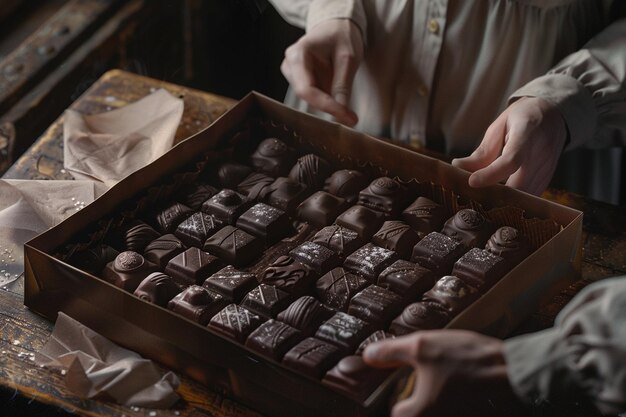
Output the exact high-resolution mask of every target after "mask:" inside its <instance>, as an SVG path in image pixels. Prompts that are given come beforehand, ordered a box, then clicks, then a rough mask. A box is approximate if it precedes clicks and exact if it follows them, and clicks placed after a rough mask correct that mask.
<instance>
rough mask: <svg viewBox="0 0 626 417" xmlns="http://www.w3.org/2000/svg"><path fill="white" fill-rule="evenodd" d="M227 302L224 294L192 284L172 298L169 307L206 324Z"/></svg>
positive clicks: (190, 318)
mask: <svg viewBox="0 0 626 417" xmlns="http://www.w3.org/2000/svg"><path fill="white" fill-rule="evenodd" d="M227 303H228V302H227V301H226V299H225V298H224V297H222V295H220V294H218V293H216V292H214V291H211V290H208V289H206V288H203V287H201V286H199V285H191V286H189V287H187V288H185V290H184V291H183V292H181V293H180V294H178V295H177V296H176V297H174V298H173V299H172V300H170V302H169V303H167V308H168V309H169V310H172V311H173V312H175V313H177V314H180V315H181V316H183V317H186V318H188V319H189V320H192V321H195V322H196V323H200V324H201V325H203V326H206V325H207V323H208V322H209V320H211V318H212V317H213V316H214V315H216V314H217V313H218V312H219V311H220V310H222V309H223V308H224V307H226V304H227Z"/></svg>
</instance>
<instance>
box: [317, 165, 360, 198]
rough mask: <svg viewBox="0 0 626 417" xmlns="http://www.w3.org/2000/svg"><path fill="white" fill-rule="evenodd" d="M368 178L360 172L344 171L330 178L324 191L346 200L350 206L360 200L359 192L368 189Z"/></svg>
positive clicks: (337, 172) (336, 172)
mask: <svg viewBox="0 0 626 417" xmlns="http://www.w3.org/2000/svg"><path fill="white" fill-rule="evenodd" d="M367 184H368V182H367V176H366V175H365V174H363V173H362V172H360V171H355V170H352V169H342V170H339V171H335V173H334V174H333V175H331V176H330V177H328V179H327V180H326V183H325V185H324V190H325V191H327V192H329V193H330V194H333V195H336V196H337V197H341V198H345V199H346V201H347V202H348V203H350V204H353V203H354V202H356V200H357V199H358V198H359V192H360V191H361V190H362V189H363V188H365V187H367Z"/></svg>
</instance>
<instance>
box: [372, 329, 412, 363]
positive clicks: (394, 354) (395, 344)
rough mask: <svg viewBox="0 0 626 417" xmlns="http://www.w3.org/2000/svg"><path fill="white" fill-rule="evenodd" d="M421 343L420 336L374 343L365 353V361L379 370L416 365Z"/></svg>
mask: <svg viewBox="0 0 626 417" xmlns="http://www.w3.org/2000/svg"><path fill="white" fill-rule="evenodd" d="M420 343H421V339H420V336H419V334H413V335H410V336H404V337H398V338H397V339H390V340H385V341H382V342H377V343H372V344H371V345H369V346H368V347H367V348H366V349H365V351H364V352H363V359H364V360H365V362H367V364H368V365H371V366H375V367H377V368H397V367H399V366H402V365H414V364H415V363H416V361H417V354H418V351H419V345H420Z"/></svg>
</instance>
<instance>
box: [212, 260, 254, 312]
mask: <svg viewBox="0 0 626 417" xmlns="http://www.w3.org/2000/svg"><path fill="white" fill-rule="evenodd" d="M257 284H258V282H257V279H256V276H255V275H254V274H253V273H252V272H245V271H240V270H238V269H236V268H235V267H233V266H232V265H228V266H227V267H225V268H222V269H220V270H219V271H217V272H216V273H214V274H213V275H211V276H210V277H208V278H207V279H206V280H205V281H204V284H202V286H203V287H205V288H208V289H210V290H213V291H215V292H217V293H219V294H222V295H223V296H224V298H226V300H228V301H229V302H231V303H232V302H234V303H238V302H240V301H241V299H242V298H243V297H244V295H246V294H247V293H248V292H249V291H250V290H251V289H253V288H254V287H256V286H257Z"/></svg>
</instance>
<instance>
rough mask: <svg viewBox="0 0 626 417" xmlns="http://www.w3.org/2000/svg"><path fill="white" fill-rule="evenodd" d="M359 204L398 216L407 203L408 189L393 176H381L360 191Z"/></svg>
mask: <svg viewBox="0 0 626 417" xmlns="http://www.w3.org/2000/svg"><path fill="white" fill-rule="evenodd" d="M359 204H360V205H362V206H365V207H368V208H370V209H372V210H376V211H379V212H381V213H383V214H384V215H385V216H387V217H396V216H397V215H398V214H400V211H401V210H402V209H403V208H404V207H405V205H406V189H405V187H403V186H402V185H401V184H400V183H399V182H398V181H396V180H394V179H392V178H389V177H380V178H377V179H375V180H374V181H372V182H371V183H370V185H369V186H368V187H367V188H365V189H364V190H362V191H361V192H360V193H359Z"/></svg>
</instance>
